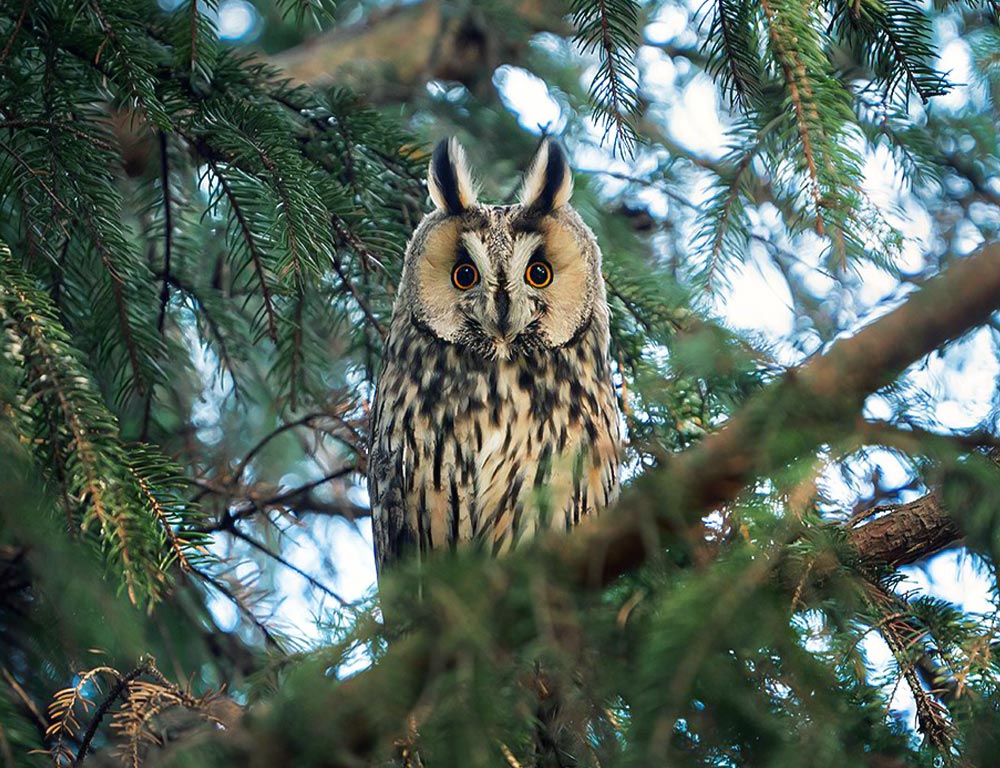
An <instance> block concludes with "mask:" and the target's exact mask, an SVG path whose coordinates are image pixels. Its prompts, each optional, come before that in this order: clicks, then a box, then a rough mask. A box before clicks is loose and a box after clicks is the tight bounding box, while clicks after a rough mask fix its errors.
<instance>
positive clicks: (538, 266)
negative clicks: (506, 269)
mask: <svg viewBox="0 0 1000 768" xmlns="http://www.w3.org/2000/svg"><path fill="white" fill-rule="evenodd" d="M524 279H525V280H527V281H528V285H530V286H532V287H533V288H545V287H546V286H547V285H548V284H549V283H551V282H552V267H550V266H549V263H548V262H547V261H542V260H538V261H533V262H531V263H530V264H529V265H528V270H527V272H525V274H524Z"/></svg>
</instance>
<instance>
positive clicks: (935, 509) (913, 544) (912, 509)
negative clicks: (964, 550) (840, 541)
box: [847, 493, 962, 568]
mask: <svg viewBox="0 0 1000 768" xmlns="http://www.w3.org/2000/svg"><path fill="white" fill-rule="evenodd" d="M847 538H848V540H849V541H850V542H851V544H853V545H854V547H855V548H856V549H857V550H858V553H859V554H860V555H861V559H862V562H864V564H865V565H869V566H872V567H876V568H877V567H883V566H889V567H891V568H898V567H899V566H901V565H909V564H911V563H915V562H917V561H919V560H922V559H924V558H925V557H930V556H931V555H933V554H935V553H937V552H940V551H941V550H943V549H947V548H948V547H953V546H955V545H956V544H958V542H959V541H960V540H961V538H962V531H961V529H960V528H959V527H958V524H957V523H956V522H955V521H954V520H953V519H952V518H951V517H949V516H948V514H947V513H946V512H945V510H944V508H943V507H942V506H941V499H940V497H939V496H938V494H937V493H929V494H927V495H926V496H921V497H920V498H919V499H916V500H914V501H911V502H907V503H906V504H893V505H887V506H881V507H875V508H874V509H872V510H870V511H869V513H868V514H867V515H865V517H864V519H863V520H861V521H857V522H856V523H849V524H848V528H847Z"/></svg>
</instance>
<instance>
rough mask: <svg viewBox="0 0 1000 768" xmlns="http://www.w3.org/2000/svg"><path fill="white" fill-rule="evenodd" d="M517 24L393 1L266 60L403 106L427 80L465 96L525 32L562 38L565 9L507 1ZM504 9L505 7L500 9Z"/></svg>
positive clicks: (530, 0)
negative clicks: (460, 88)
mask: <svg viewBox="0 0 1000 768" xmlns="http://www.w3.org/2000/svg"><path fill="white" fill-rule="evenodd" d="M508 5H509V13H510V15H511V16H513V17H516V20H517V21H516V22H514V23H507V24H489V23H487V21H488V20H487V19H485V18H483V14H482V12H481V11H478V10H477V9H476V7H475V4H471V5H470V6H469V9H468V10H466V11H464V12H458V13H456V11H455V10H454V9H453V8H451V7H450V6H448V5H447V4H446V3H444V2H441V0H423V2H417V3H400V4H398V5H391V6H389V7H388V8H384V9H379V10H377V11H373V12H372V13H370V14H368V15H367V16H366V17H365V19H364V20H363V21H361V22H359V23H357V24H351V25H346V26H344V25H339V26H337V27H335V28H333V29H332V30H330V31H329V32H326V33H324V34H322V35H319V36H317V37H314V38H312V39H311V40H308V41H307V42H305V43H304V44H302V45H300V46H298V47H296V48H292V49H290V50H287V51H284V52H282V53H280V54H278V55H276V56H272V57H271V58H270V59H269V61H270V63H271V64H274V65H276V66H277V67H279V68H280V69H282V70H284V72H285V73H286V74H288V75H289V76H291V77H292V78H293V79H295V80H300V81H302V82H306V83H310V84H312V85H317V86H323V85H328V84H330V83H336V84H337V85H340V86H348V87H353V88H355V89H356V90H357V91H358V92H359V93H364V94H365V98H366V100H368V101H370V102H372V103H380V102H383V103H384V102H387V101H391V100H399V101H405V100H407V99H408V98H412V97H415V96H416V95H417V94H418V93H419V92H420V90H421V89H422V88H423V86H424V84H426V83H427V82H428V81H430V80H435V79H440V80H453V81H457V82H460V83H462V84H464V85H466V86H467V87H469V89H470V90H472V91H474V92H475V91H477V90H478V89H480V88H482V87H484V86H488V85H489V84H490V83H491V79H492V76H493V71H494V70H495V69H496V67H497V66H499V65H500V64H503V63H516V62H518V61H520V60H521V59H522V58H523V56H524V54H526V53H527V51H528V41H529V39H530V37H531V32H557V33H561V32H566V31H568V29H567V25H566V22H565V21H564V20H563V17H562V16H563V13H564V12H565V7H564V5H563V4H562V3H555V2H553V0H511V2H509V3H508ZM505 10H508V9H505Z"/></svg>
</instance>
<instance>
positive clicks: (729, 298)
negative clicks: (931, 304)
mask: <svg viewBox="0 0 1000 768" xmlns="http://www.w3.org/2000/svg"><path fill="white" fill-rule="evenodd" d="M162 1H164V2H168V3H169V0H162ZM700 5H701V2H700V0H692V1H691V3H690V5H689V7H687V8H685V7H684V6H683V5H682V4H678V5H670V6H667V7H665V8H664V9H663V10H662V12H661V13H660V14H659V16H657V17H656V18H655V19H654V20H653V22H652V23H650V24H649V25H648V26H647V27H646V29H645V38H646V43H647V45H644V46H643V47H641V48H640V51H639V64H640V68H641V70H642V72H643V83H644V86H645V88H646V89H647V95H648V96H649V97H650V98H651V99H653V100H654V101H656V102H657V103H662V104H670V105H671V106H670V109H669V110H664V111H663V114H664V115H665V116H666V122H665V125H664V128H665V130H666V132H667V134H668V135H669V136H670V137H671V138H672V139H673V140H674V141H676V142H677V143H678V144H680V145H681V146H683V147H686V148H688V149H690V150H692V151H693V152H696V153H699V154H702V155H704V156H706V157H711V158H719V157H721V156H722V155H723V154H724V152H725V147H726V122H725V112H724V110H723V109H721V108H720V101H719V94H718V90H717V88H716V86H715V84H714V83H713V82H712V81H711V80H710V79H709V78H708V77H707V76H704V75H698V76H695V77H693V78H691V77H689V76H688V75H689V73H688V71H687V70H686V67H687V66H688V65H687V62H685V61H684V60H682V59H677V60H672V59H671V58H669V57H667V56H666V55H665V54H664V53H663V51H662V50H661V49H659V48H658V47H657V45H659V44H665V43H670V44H673V45H676V46H678V47H684V46H691V45H695V44H696V43H697V39H696V36H695V34H694V32H693V31H692V29H693V27H692V21H693V20H694V19H695V10H694V9H696V8H697V7H699V6H700ZM257 24H259V19H258V18H257V15H256V11H255V10H254V8H253V6H252V5H251V4H250V3H248V2H246V1H245V0H223V2H221V3H220V5H219V15H218V29H219V33H220V36H221V37H223V38H224V39H240V38H244V37H247V36H252V35H253V34H254V30H255V28H256V25H257ZM938 33H939V35H940V38H941V40H942V47H941V62H940V64H941V68H942V69H944V70H946V71H950V72H951V79H952V80H953V81H955V82H959V83H961V82H964V81H967V80H968V79H969V78H968V74H969V71H970V68H969V49H968V46H967V45H966V44H965V43H964V41H962V40H961V38H960V37H959V36H958V35H957V32H956V31H955V30H954V29H953V28H949V27H948V25H943V26H942V28H941V29H939V30H938ZM543 44H544V43H543ZM494 84H495V85H496V87H497V89H498V91H499V93H500V96H501V98H502V100H503V103H504V104H505V106H506V107H507V108H508V109H509V110H510V111H511V112H512V113H514V114H515V115H516V116H517V117H518V120H519V122H520V124H521V125H522V126H523V128H524V129H525V130H527V131H531V132H534V133H539V132H540V127H541V126H545V127H546V128H547V129H548V130H549V131H551V132H554V133H558V132H559V131H560V130H561V129H562V127H563V126H564V125H565V124H566V115H565V114H563V111H562V109H561V107H560V104H559V101H558V100H557V99H556V98H553V96H552V94H551V93H550V92H549V89H548V88H547V86H546V84H545V83H544V82H543V81H542V80H540V79H539V78H537V77H535V76H534V75H532V74H531V73H530V72H527V71H526V70H524V69H521V68H518V67H513V66H503V67H500V68H499V69H498V70H497V72H496V74H495V76H494ZM970 98H972V99H974V98H976V93H975V90H974V89H973V88H956V89H955V90H954V91H952V92H951V93H950V94H949V95H947V96H944V97H941V98H940V99H938V100H936V104H937V107H940V108H945V109H948V108H961V107H963V106H965V104H966V103H967V101H968V100H969V99H970ZM574 164H575V165H576V167H577V168H579V169H586V168H594V167H610V168H611V169H613V170H619V171H622V172H624V173H628V172H629V171H631V170H633V169H632V168H631V166H630V165H629V164H628V163H627V162H626V161H622V160H615V159H612V158H610V156H609V153H608V152H606V151H602V150H595V149H593V148H585V147H580V148H577V151H576V153H575V154H574ZM864 173H865V189H866V192H867V193H868V194H869V196H870V198H871V199H872V201H873V202H874V203H875V204H876V205H877V206H878V207H879V208H880V209H881V210H883V211H884V212H885V213H886V215H887V216H888V217H889V218H890V220H891V222H892V223H893V224H895V225H896V226H897V227H899V228H900V230H901V231H902V232H903V234H904V236H905V242H904V246H903V251H902V254H901V259H900V268H901V269H902V271H903V272H905V273H917V272H919V271H920V269H921V267H922V266H923V258H922V255H921V254H922V253H924V252H926V251H927V250H929V248H928V247H927V246H928V238H929V237H930V233H931V226H930V221H929V220H928V218H927V215H926V213H925V212H924V211H923V210H922V209H921V208H920V207H919V206H917V205H916V204H915V203H914V201H913V200H912V199H908V198H907V195H906V190H905V187H901V185H900V174H899V173H898V169H896V168H895V167H894V165H893V160H892V158H891V156H890V155H889V154H888V153H887V152H884V151H876V152H874V153H872V152H867V153H866V155H865V163H864ZM604 183H605V185H606V187H605V191H606V192H607V193H608V195H609V196H610V195H613V194H614V193H615V192H616V191H619V190H620V186H621V184H622V183H623V182H619V181H615V180H613V179H607V178H606V177H604ZM687 193H688V194H689V196H690V198H691V202H693V203H694V204H695V205H698V204H699V203H704V202H705V201H706V200H707V194H708V190H707V189H701V190H699V189H692V190H687ZM646 194H648V195H649V196H650V198H649V199H647V200H645V202H647V203H649V204H650V205H651V208H652V210H653V211H654V213H655V212H657V210H659V211H660V212H661V213H662V212H663V211H665V210H666V206H667V205H668V204H669V201H668V200H667V199H666V198H665V197H662V195H660V199H657V195H659V193H657V192H656V191H655V190H650V191H649V192H648V193H646ZM699 196H700V197H699ZM766 223H767V222H762V224H763V225H766ZM963 245H964V247H966V248H967V250H969V251H971V250H972V249H973V248H975V247H976V246H977V245H978V243H977V242H975V240H974V239H970V240H969V242H967V243H964V244H963ZM798 256H799V264H797V265H796V269H799V270H801V276H802V278H803V279H805V280H806V281H807V284H808V285H809V286H810V289H811V290H814V291H815V292H816V293H817V294H818V295H822V294H823V293H824V292H825V291H827V290H829V288H831V287H832V280H831V279H830V278H829V277H828V276H827V275H826V274H825V273H824V272H823V270H822V269H821V268H820V266H819V248H818V246H817V248H816V249H815V252H812V253H811V252H810V251H809V249H808V248H805V249H802V250H799V251H798ZM910 290H911V286H909V285H905V284H901V283H900V282H899V281H898V280H897V279H896V278H895V277H893V276H892V275H890V274H889V273H888V272H885V271H883V270H880V269H879V268H877V267H876V266H874V265H871V264H863V265H861V266H860V267H859V274H858V279H857V283H856V290H855V291H854V292H853V294H852V297H851V302H852V303H851V306H850V307H849V308H848V310H849V312H850V313H851V315H850V317H852V318H853V320H854V322H853V323H852V331H849V332H853V330H856V329H857V328H859V327H861V326H862V325H865V324H867V323H868V322H870V321H871V320H872V319H874V318H875V317H877V316H878V315H880V314H883V313H885V312H887V311H889V310H891V309H892V308H893V307H894V306H896V305H897V304H898V303H899V302H901V301H902V300H903V299H904V298H905V296H906V294H907V293H908V292H909V291H910ZM709 311H710V312H711V313H712V314H714V315H715V316H716V317H717V318H718V319H720V320H721V321H722V322H724V323H726V324H727V325H729V326H730V327H732V328H734V329H737V330H743V331H747V332H752V333H754V334H756V335H757V336H759V337H760V338H762V339H763V340H764V341H766V342H767V343H769V345H771V346H772V347H773V348H774V349H775V350H776V354H777V355H778V357H779V360H780V361H781V362H782V363H783V364H787V365H794V364H796V363H798V362H801V360H802V359H803V357H804V355H806V354H809V353H812V352H815V351H817V350H816V347H818V344H819V342H818V341H817V344H816V347H814V348H811V349H810V348H808V346H807V347H806V348H803V347H802V346H801V344H800V345H796V344H794V343H792V341H791V339H792V336H793V334H794V333H795V332H796V330H797V329H796V318H795V315H794V312H793V311H792V308H791V297H790V294H789V290H788V286H787V284H786V282H785V279H784V277H783V276H782V275H781V273H780V272H779V271H778V270H777V269H776V268H775V267H774V266H773V264H772V263H771V261H770V259H769V258H768V257H767V256H766V254H765V253H764V252H763V249H756V248H751V251H750V253H749V255H748V258H747V259H746V261H745V263H744V264H743V265H742V266H741V267H740V268H738V269H737V270H735V271H734V272H733V273H732V274H731V275H730V276H729V280H728V283H727V285H725V286H723V287H722V288H720V289H719V290H718V291H717V294H716V296H715V298H714V299H713V301H712V302H711V305H710V307H709ZM990 334H991V332H990V331H988V330H981V331H979V332H975V333H973V334H971V335H970V336H969V337H968V338H966V339H965V340H964V341H962V342H961V343H958V344H954V345H952V346H951V347H949V348H948V350H947V351H946V353H945V354H943V355H932V356H931V357H930V358H929V359H927V360H925V361H923V363H922V364H920V365H916V366H914V367H913V368H911V370H910V371H909V372H908V373H907V379H908V381H909V383H910V385H911V386H912V387H914V388H915V389H917V388H919V389H922V390H924V391H926V392H928V393H930V394H931V395H932V398H933V402H934V410H933V416H934V419H935V423H933V424H930V425H928V426H930V427H931V428H938V429H942V430H960V429H967V428H970V427H972V426H974V425H976V424H977V423H979V422H980V421H981V420H982V419H983V418H984V417H985V416H986V415H987V414H988V413H989V411H990V408H991V407H992V401H993V394H994V390H995V386H996V381H997V377H998V374H1000V371H998V364H997V354H996V349H995V347H994V341H993V339H992V337H991V335H990ZM206 366H207V367H208V366H209V363H208V361H206ZM866 415H867V416H868V417H869V418H876V419H877V418H888V417H889V416H890V415H891V412H890V411H889V409H888V405H887V404H886V402H885V401H884V400H882V399H881V398H880V397H879V396H877V395H875V396H872V397H871V398H870V399H869V401H868V403H867V404H866ZM867 462H868V464H867V465H866V468H867V470H868V471H870V470H871V469H872V468H873V467H874V466H878V468H879V469H880V471H881V473H882V477H883V481H884V483H885V485H886V486H888V487H898V486H904V485H906V484H907V482H908V481H909V479H910V478H909V469H908V468H907V466H906V465H904V464H903V463H901V462H900V461H899V459H898V458H897V457H896V456H895V455H893V454H892V453H891V452H889V451H885V450H876V451H873V452H872V453H871V454H870V455H869V456H867ZM310 479H312V478H296V479H295V481H297V482H303V481H308V480H310ZM821 482H822V484H823V488H824V491H825V492H826V494H827V495H828V496H830V497H831V498H832V499H834V500H840V501H841V502H842V504H843V507H844V508H845V509H850V508H851V506H852V504H853V502H854V500H855V499H856V494H857V491H856V488H852V487H851V486H849V485H848V484H847V483H845V482H844V479H843V476H842V475H841V473H840V472H837V471H832V470H831V471H829V472H827V473H826V474H825V475H824V477H823V478H822V481H821ZM358 493H359V494H360V495H361V496H362V497H363V492H360V491H359V492H358ZM917 495H920V491H919V490H914V491H913V492H912V496H917ZM904 500H906V497H905V495H904ZM357 501H359V502H362V503H366V501H367V500H366V499H364V498H359V499H357ZM286 542H287V543H286V547H285V549H284V552H285V555H286V556H287V557H288V558H289V560H291V561H292V562H293V563H294V564H295V565H297V566H298V567H300V568H302V569H304V570H306V571H309V572H315V573H317V574H321V573H323V574H328V572H327V571H325V569H324V567H323V565H324V564H328V563H331V562H332V563H336V564H338V565H339V566H340V567H339V569H338V570H337V571H336V576H335V578H334V579H333V580H332V582H331V583H330V584H329V586H330V587H331V588H332V589H333V590H334V591H335V592H337V593H338V594H339V595H340V596H342V597H343V598H344V599H346V600H348V601H354V600H358V599H360V598H362V597H363V596H365V595H367V594H370V593H371V591H372V590H373V588H374V583H375V569H374V560H373V555H372V542H371V527H370V522H369V521H367V520H366V521H361V522H360V523H359V524H358V525H357V526H354V525H352V524H351V523H348V522H346V521H343V520H336V519H317V520H315V521H312V522H311V523H310V526H309V527H308V528H294V527H289V528H288V529H287V538H286ZM216 546H217V550H218V551H219V553H220V554H225V553H226V544H225V543H224V542H220V543H219V544H217V545H216ZM243 567H245V568H249V569H253V568H254V566H253V565H252V564H248V565H246V566H243ZM904 571H905V573H906V578H905V581H904V582H903V585H902V586H901V589H919V590H921V591H923V592H926V593H928V594H931V595H935V596H937V597H940V598H942V599H944V600H948V601H950V602H953V603H956V604H958V605H960V606H962V607H963V608H964V609H965V610H967V611H972V612H981V613H991V612H992V610H993V606H992V603H991V602H990V600H989V596H990V595H989V580H988V578H987V576H986V575H985V574H984V572H983V569H982V568H981V566H980V564H979V563H978V562H977V561H976V559H975V558H974V557H972V556H969V555H968V554H965V553H963V552H962V551H952V552H947V553H944V554H942V555H939V556H937V557H934V558H931V559H930V560H929V561H927V562H926V563H923V564H921V565H920V566H914V567H910V568H907V569H904ZM240 575H245V574H240ZM275 578H276V581H275V582H274V583H273V584H268V585H266V586H267V588H268V589H270V590H272V591H273V593H274V594H275V595H276V598H275V599H274V601H273V603H274V606H273V610H274V614H273V617H272V618H273V621H274V622H275V623H276V624H277V625H278V626H279V628H280V627H282V626H284V627H286V628H287V631H288V632H289V633H290V634H292V635H293V636H299V637H301V639H302V641H303V642H304V643H313V642H322V641H323V639H324V638H325V634H324V633H323V632H322V631H321V630H320V629H318V628H317V619H321V618H322V617H323V616H324V615H326V611H327V610H330V609H335V608H336V605H335V602H334V601H332V600H331V599H329V598H326V599H325V600H321V601H320V602H317V600H316V597H315V593H314V590H312V589H310V588H309V587H308V585H307V583H306V582H305V581H304V579H303V578H302V577H301V576H299V575H298V574H296V573H294V572H293V571H291V570H289V569H278V571H277V572H276V575H275ZM212 609H213V612H214V614H215V616H216V618H217V620H218V622H219V624H220V626H221V627H222V628H224V629H233V628H236V627H237V626H238V623H239V617H238V615H237V613H236V610H235V608H234V607H233V606H232V604H231V603H229V602H228V601H226V600H225V599H222V598H220V599H218V600H215V601H213V603H212ZM863 647H864V651H865V653H866V655H867V658H868V660H869V663H870V664H871V668H872V670H873V672H874V673H875V674H881V673H884V672H885V670H886V669H887V668H888V665H889V664H891V661H892V657H891V654H890V652H889V650H888V648H887V647H886V645H885V643H884V642H883V641H882V640H881V639H880V637H879V636H878V635H877V633H870V634H869V635H868V636H867V638H866V640H865V642H864V646H863ZM893 708H894V710H895V712H896V714H897V716H899V717H900V718H902V719H903V720H905V721H907V722H909V723H910V724H911V725H912V723H913V718H914V709H913V701H912V697H911V695H910V693H909V690H908V689H907V687H906V686H905V685H903V686H898V687H896V692H895V696H894V699H893Z"/></svg>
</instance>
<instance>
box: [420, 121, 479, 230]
mask: <svg viewBox="0 0 1000 768" xmlns="http://www.w3.org/2000/svg"><path fill="white" fill-rule="evenodd" d="M427 190H428V191H429V192H430V195H431V200H433V201H434V205H436V206H437V207H438V208H440V209H441V210H442V211H447V212H448V213H451V214H458V213H462V212H464V211H466V210H468V209H469V208H471V207H472V206H474V205H475V204H476V198H477V192H476V183H475V181H474V180H473V178H472V171H471V170H470V169H469V163H468V161H467V160H466V158H465V150H464V149H463V148H462V145H461V144H459V143H458V139H456V138H454V137H452V138H450V139H442V140H441V141H440V142H438V145H437V146H436V147H435V148H434V154H433V155H431V164H430V167H428V169H427Z"/></svg>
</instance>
